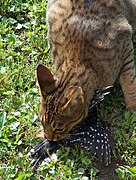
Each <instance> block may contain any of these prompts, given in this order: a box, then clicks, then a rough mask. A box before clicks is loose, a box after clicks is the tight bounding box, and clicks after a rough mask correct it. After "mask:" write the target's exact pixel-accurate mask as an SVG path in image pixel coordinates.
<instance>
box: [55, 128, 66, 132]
mask: <svg viewBox="0 0 136 180" xmlns="http://www.w3.org/2000/svg"><path fill="white" fill-rule="evenodd" d="M56 131H57V132H62V131H64V128H58V129H56Z"/></svg>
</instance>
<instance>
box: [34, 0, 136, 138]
mask: <svg viewBox="0 0 136 180" xmlns="http://www.w3.org/2000/svg"><path fill="white" fill-rule="evenodd" d="M47 23H48V41H49V44H50V46H51V55H52V59H53V63H54V67H55V77H54V76H53V75H52V74H51V72H50V70H49V69H48V68H47V67H45V66H43V65H39V66H38V68H37V77H38V82H39V85H40V89H41V108H40V119H41V123H42V125H43V128H44V133H45V136H46V137H47V138H48V139H50V140H54V141H55V140H60V139H63V138H64V137H65V136H66V135H67V133H68V132H69V131H70V130H71V129H72V128H73V127H74V126H76V125H77V124H78V123H80V122H81V121H82V120H83V119H84V118H85V117H86V116H87V113H88V106H89V103H90V101H91V99H92V97H93V94H94V90H95V89H101V88H103V87H106V86H109V85H113V84H114V82H115V81H116V79H117V78H118V79H119V80H120V84H121V87H122V90H123V93H124V97H125V103H126V107H127V108H128V109H129V110H130V111H136V75H135V68H134V57H133V44H132V40H131V38H132V33H133V31H134V30H136V0H49V1H48V8H47Z"/></svg>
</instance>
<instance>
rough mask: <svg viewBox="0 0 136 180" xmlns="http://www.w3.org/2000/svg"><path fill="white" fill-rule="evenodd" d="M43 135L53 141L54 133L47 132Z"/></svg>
mask: <svg viewBox="0 0 136 180" xmlns="http://www.w3.org/2000/svg"><path fill="white" fill-rule="evenodd" d="M45 137H46V138H47V139H48V140H49V141H53V139H54V135H53V134H49V133H45Z"/></svg>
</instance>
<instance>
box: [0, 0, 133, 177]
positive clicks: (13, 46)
mask: <svg viewBox="0 0 136 180" xmlns="http://www.w3.org/2000/svg"><path fill="white" fill-rule="evenodd" d="M45 13H46V1H45V0H34V1H32V0H30V1H28V0H25V1H23V0H12V1H11V0H10V1H7V0H0V152H1V153H0V177H1V178H0V179H6V180H10V179H15V180H24V179H34V180H35V179H45V178H46V179H47V180H51V179H62V180H63V179H64V180H65V179H69V180H70V179H74V180H76V179H77V180H78V179H87V177H90V179H94V180H95V179H98V172H99V170H98V169H96V168H95V167H94V165H93V161H94V158H93V157H92V156H91V154H89V153H88V152H87V151H86V150H79V149H78V148H77V147H75V148H62V149H60V150H59V151H58V152H57V153H58V159H55V160H52V161H51V162H50V163H46V164H44V165H41V166H40V167H39V169H38V171H37V172H36V173H34V172H33V171H32V168H31V161H32V160H31V159H29V158H28V157H27V156H26V154H27V153H28V151H29V150H30V149H31V148H32V147H33V146H34V145H36V144H37V143H38V142H39V140H38V139H36V134H37V133H38V132H39V120H38V116H37V115H38V109H39V89H38V85H37V80H36V75H35V72H36V66H37V64H38V63H44V64H46V65H48V66H49V67H51V62H50V55H49V52H48V46H47V39H46V32H47V26H46V22H45V16H46V14H45ZM134 41H135V42H136V38H134ZM112 94H114V96H112V95H109V96H108V97H107V98H106V99H105V101H104V102H103V103H102V104H101V108H100V110H99V114H100V117H101V118H102V119H105V120H106V122H107V124H109V125H110V127H111V129H112V133H113V137H114V139H115V142H116V149H117V153H116V154H118V156H119V157H120V158H121V159H122V161H123V162H124V163H123V164H124V165H122V166H118V168H117V169H116V171H117V174H118V177H119V178H120V179H121V180H123V179H132V180H133V179H135V178H136V167H135V162H136V156H135V154H136V152H135V149H136V127H135V124H136V113H129V112H128V111H126V110H125V108H124V104H123V97H122V93H121V90H120V87H119V86H118V85H117V86H116V87H115V88H114V89H113V93H112ZM118 156H117V155H115V158H116V159H118ZM88 179H89V178H88Z"/></svg>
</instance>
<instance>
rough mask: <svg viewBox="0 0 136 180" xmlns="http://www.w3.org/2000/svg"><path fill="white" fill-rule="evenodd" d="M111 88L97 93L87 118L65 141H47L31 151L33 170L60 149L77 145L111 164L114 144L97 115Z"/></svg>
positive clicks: (106, 163)
mask: <svg viewBox="0 0 136 180" xmlns="http://www.w3.org/2000/svg"><path fill="white" fill-rule="evenodd" d="M109 88H110V87H107V88H103V89H102V90H101V91H95V94H94V96H93V99H92V101H91V104H90V106H89V111H88V112H89V113H88V116H87V118H86V119H85V120H84V121H83V122H82V123H81V124H79V125H77V126H76V127H75V128H73V129H72V130H71V131H70V132H69V134H68V135H67V137H66V138H65V139H63V140H59V141H50V140H48V139H45V140H44V141H43V142H42V143H40V144H38V145H37V146H35V147H34V148H32V149H31V150H30V152H29V153H28V155H30V156H32V157H33V158H34V162H33V170H36V169H37V167H38V165H39V164H40V163H42V162H43V161H44V160H45V159H46V158H48V157H49V154H50V155H51V154H53V153H55V152H56V151H57V150H58V149H59V148H60V147H62V146H65V147H66V146H67V147H68V146H73V145H76V144H77V145H79V146H80V147H82V148H87V149H88V150H89V151H90V152H92V153H93V154H94V155H95V156H96V157H97V158H98V160H100V161H101V162H103V163H105V165H109V164H110V163H111V152H112V150H114V142H113V139H112V137H111V133H110V130H109V128H108V127H107V126H106V125H105V124H104V122H103V121H101V120H100V119H99V117H98V114H97V106H98V105H99V104H100V102H101V101H102V100H103V99H104V96H105V95H107V94H109Z"/></svg>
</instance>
